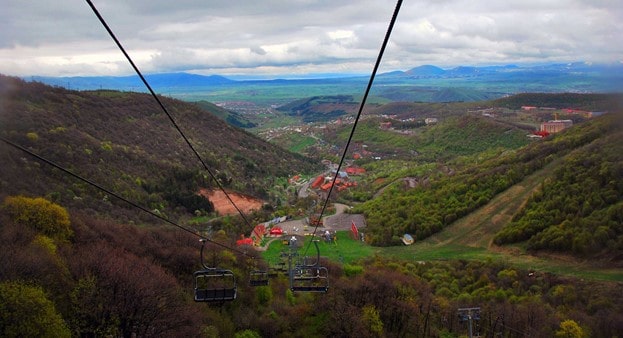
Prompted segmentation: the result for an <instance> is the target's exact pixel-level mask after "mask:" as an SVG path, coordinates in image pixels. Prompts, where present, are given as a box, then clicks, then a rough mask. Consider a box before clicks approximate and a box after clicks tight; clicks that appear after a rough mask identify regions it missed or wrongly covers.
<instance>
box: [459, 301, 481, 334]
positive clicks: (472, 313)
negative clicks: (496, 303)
mask: <svg viewBox="0 0 623 338" xmlns="http://www.w3.org/2000/svg"><path fill="white" fill-rule="evenodd" d="M459 320H460V321H462V322H464V321H467V322H468V325H469V338H473V337H474V336H473V333H472V331H473V329H472V321H474V320H480V308H479V307H466V308H461V309H459Z"/></svg>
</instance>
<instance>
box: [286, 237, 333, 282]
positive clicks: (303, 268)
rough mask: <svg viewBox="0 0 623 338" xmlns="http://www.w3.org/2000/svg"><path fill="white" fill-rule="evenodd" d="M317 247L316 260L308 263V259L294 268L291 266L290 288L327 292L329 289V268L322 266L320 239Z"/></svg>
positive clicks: (315, 244)
mask: <svg viewBox="0 0 623 338" xmlns="http://www.w3.org/2000/svg"><path fill="white" fill-rule="evenodd" d="M314 246H315V247H316V254H317V256H316V262H314V263H313V264H308V263H307V259H304V260H303V263H302V264H297V265H296V266H295V267H294V269H293V268H292V266H290V290H292V292H327V291H328V290H329V270H327V268H326V267H324V266H320V249H318V241H314Z"/></svg>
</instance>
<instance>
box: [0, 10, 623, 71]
mask: <svg viewBox="0 0 623 338" xmlns="http://www.w3.org/2000/svg"><path fill="white" fill-rule="evenodd" d="M92 1H93V3H94V4H95V6H96V7H97V8H98V9H99V11H100V13H101V14H102V16H103V17H104V18H105V20H106V21H107V22H108V24H109V26H110V27H111V29H112V30H113V31H114V32H115V34H116V35H117V37H118V38H119V40H120V41H121V43H122V44H123V45H124V47H125V48H126V50H127V51H128V53H129V54H130V56H131V57H132V59H133V60H134V61H135V63H136V64H137V66H138V67H139V69H140V70H141V71H142V72H144V73H163V72H178V71H185V72H191V73H197V74H204V75H212V74H219V75H225V76H228V75H229V76H234V75H245V76H247V77H260V76H264V75H268V76H275V77H277V76H284V75H289V76H301V77H303V76H306V75H308V74H315V73H354V74H369V73H370V72H371V71H372V67H373V65H374V61H375V60H376V57H377V54H378V51H379V48H380V46H381V43H382V40H383V37H384V35H385V32H386V30H387V27H388V23H389V20H390V18H391V15H392V12H393V11H394V7H395V4H396V2H395V1H385V0H361V1H357V0H319V1H316V0H283V1H276V0H224V1H222V0H92ZM0 2H1V4H2V10H1V11H0V73H2V74H6V75H17V76H30V75H46V76H78V75H79V76H85V75H130V74H134V72H133V70H132V68H131V67H130V66H129V64H128V62H127V61H126V59H125V58H124V56H123V54H121V52H120V51H119V50H118V48H117V46H116V45H115V44H114V42H113V40H112V39H111V38H110V37H109V35H108V33H107V32H106V31H105V29H104V27H103V26H102V25H101V24H100V22H99V21H98V19H97V17H96V16H95V15H94V14H93V12H92V10H91V8H90V7H89V6H88V4H87V3H86V1H82V0H58V1H41V0H36V1H35V0H0ZM573 61H586V62H593V63H612V62H617V63H620V62H622V61H623V1H621V0H586V1H581V0H576V1H573V0H557V1H556V0H502V1H500V0H495V1H489V0H411V1H410V0H405V1H404V3H403V5H402V8H401V10H400V14H399V15H398V19H397V21H396V26H395V27H394V31H393V33H392V36H391V39H390V44H389V45H388V47H387V50H386V52H385V56H384V58H383V62H382V65H381V71H390V70H408V69H410V68H413V67H416V66H420V65H425V64H433V65H437V66H440V67H442V68H450V67H453V66H458V65H476V66H477V65H500V64H519V65H521V64H535V63H536V64H543V63H550V62H573Z"/></svg>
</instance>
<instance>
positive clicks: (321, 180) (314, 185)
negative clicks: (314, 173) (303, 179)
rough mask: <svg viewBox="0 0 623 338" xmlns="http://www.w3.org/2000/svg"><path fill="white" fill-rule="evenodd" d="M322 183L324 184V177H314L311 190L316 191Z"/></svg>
mask: <svg viewBox="0 0 623 338" xmlns="http://www.w3.org/2000/svg"><path fill="white" fill-rule="evenodd" d="M322 183H324V176H322V175H320V176H318V177H316V179H315V180H314V182H312V184H311V187H312V188H313V189H317V188H318V187H320V185H322Z"/></svg>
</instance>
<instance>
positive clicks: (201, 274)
mask: <svg viewBox="0 0 623 338" xmlns="http://www.w3.org/2000/svg"><path fill="white" fill-rule="evenodd" d="M194 277H195V301H196V302H222V301H231V300H234V299H236V293H237V285H236V277H235V276H234V273H233V272H231V271H230V270H222V269H205V270H200V271H196V272H195V273H194Z"/></svg>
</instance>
